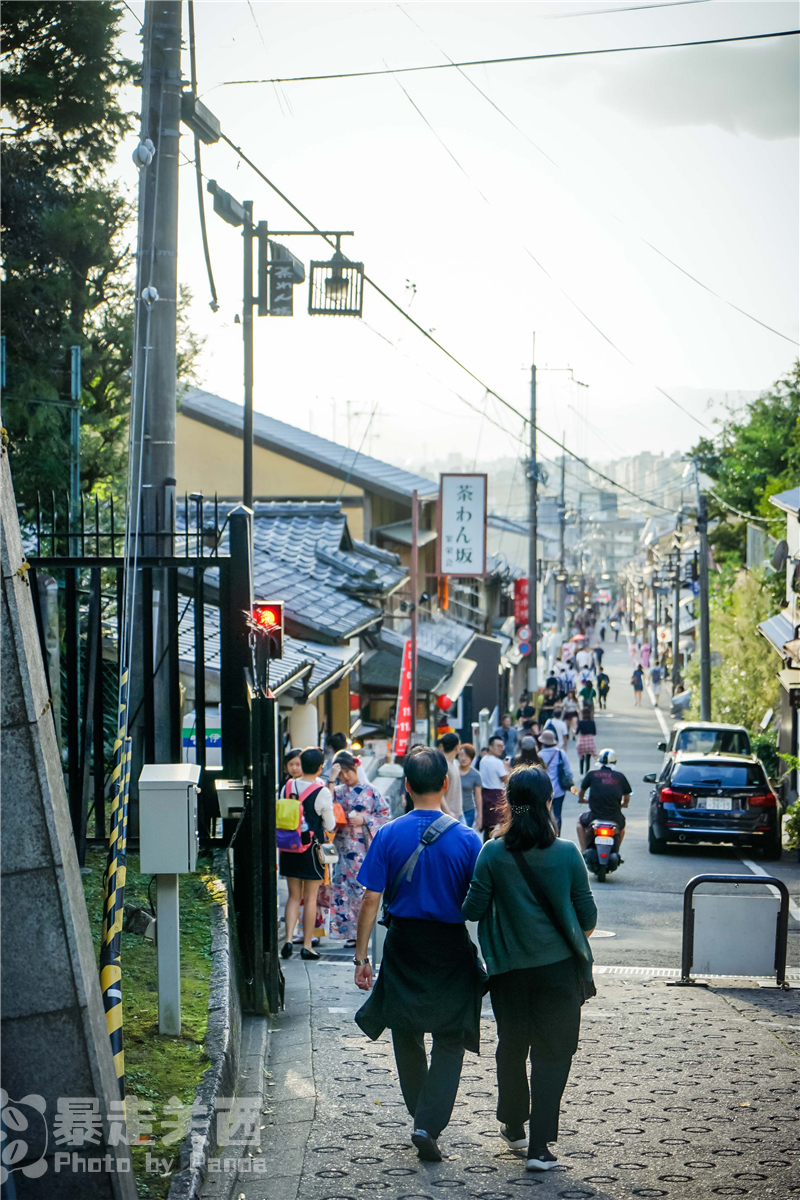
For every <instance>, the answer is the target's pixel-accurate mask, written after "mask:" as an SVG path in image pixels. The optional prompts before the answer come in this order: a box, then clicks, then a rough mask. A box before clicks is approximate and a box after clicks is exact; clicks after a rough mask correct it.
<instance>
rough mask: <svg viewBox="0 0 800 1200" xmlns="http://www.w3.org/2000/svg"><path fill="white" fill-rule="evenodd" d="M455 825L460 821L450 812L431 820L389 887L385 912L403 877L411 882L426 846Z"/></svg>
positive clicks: (384, 902)
mask: <svg viewBox="0 0 800 1200" xmlns="http://www.w3.org/2000/svg"><path fill="white" fill-rule="evenodd" d="M454 825H458V821H457V820H456V819H455V817H451V816H450V815H449V814H448V813H442V815H441V816H440V817H437V818H436V820H435V821H431V823H430V825H429V826H428V828H427V829H426V830H425V832H424V833H423V835H422V837H421V838H420V840H419V844H418V845H417V846H416V847H415V848H414V852H413V853H412V854H410V855H409V856H408V858H407V859H406V861H405V862H404V863H403V865H402V867H401V868H400V870H399V871H398V872H397V874H396V875H395V877H394V879H393V880H392V886H391V887H390V888H389V891H388V892H387V893H385V896H384V901H383V911H384V913H386V912H387V911H388V908H389V905H390V904H391V903H392V901H393V900H394V898H395V896H396V895H397V893H398V891H399V890H400V885H401V884H402V882H403V878H404V877H405V881H406V883H411V877H412V876H413V874H414V869H415V867H416V865H417V863H418V862H419V857H420V855H421V854H422V851H423V850H424V849H425V847H426V846H432V845H433V843H434V842H436V841H438V840H439V838H440V837H441V836H442V834H445V833H447V832H448V831H449V830H450V829H452V828H453V826H454Z"/></svg>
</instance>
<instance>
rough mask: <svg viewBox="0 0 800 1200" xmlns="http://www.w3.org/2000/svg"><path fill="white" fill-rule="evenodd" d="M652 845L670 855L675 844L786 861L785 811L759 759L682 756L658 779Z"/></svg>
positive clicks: (650, 780) (652, 804)
mask: <svg viewBox="0 0 800 1200" xmlns="http://www.w3.org/2000/svg"><path fill="white" fill-rule="evenodd" d="M644 781H645V783H654V784H655V790H654V791H653V793H652V795H651V797H650V815H649V823H648V829H647V844H648V848H649V850H650V853H651V854H664V853H665V852H666V849H667V846H668V844H669V843H670V842H680V843H683V844H687V843H697V842H719V843H721V842H727V843H729V844H731V843H732V844H733V845H734V846H745V845H747V846H756V847H758V848H759V849H760V850H761V852H762V855H763V857H764V858H766V859H770V860H775V859H779V858H780V857H781V805H780V801H779V800H778V798H777V796H776V795H775V793H774V792H773V791H772V789H771V787H770V786H769V782H768V780H767V776H766V772H765V771H764V768H763V766H762V765H761V762H760V761H759V759H757V758H756V757H755V756H754V755H751V754H697V753H678V754H676V755H675V757H674V758H673V759H670V760H669V761H668V762H667V763H666V764H665V765H664V768H663V770H662V772H661V774H660V775H659V776H658V778H656V776H655V775H654V774H653V775H645V777H644Z"/></svg>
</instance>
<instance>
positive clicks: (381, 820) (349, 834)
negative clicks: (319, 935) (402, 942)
mask: <svg viewBox="0 0 800 1200" xmlns="http://www.w3.org/2000/svg"><path fill="white" fill-rule="evenodd" d="M358 766H359V764H358V761H357V760H356V759H355V758H354V757H353V755H352V754H351V753H350V752H349V750H340V751H339V753H338V754H337V755H336V756H335V757H334V760H333V767H332V768H331V775H330V786H331V787H332V788H333V792H334V799H335V800H337V801H338V802H339V804H341V806H342V808H343V810H344V815H345V816H346V818H347V825H346V826H345V828H344V829H338V830H337V832H336V837H335V839H334V842H335V845H336V849H337V850H338V851H339V861H338V862H337V863H334V864H333V866H332V867H331V882H330V883H329V884H327V885H323V887H322V888H320V895H319V905H320V907H321V908H327V909H329V910H330V914H331V917H330V936H331V937H332V938H343V939H344V942H345V945H346V946H348V947H352V946H355V944H356V924H357V922H358V910H359V907H360V906H361V897H362V896H363V894H364V889H363V887H362V886H361V884H360V883H358V881H357V879H356V876H357V875H358V872H359V870H360V868H361V864H362V863H363V861H364V858H365V856H366V853H367V851H368V850H369V847H370V843H371V842H372V839H373V837H374V836H375V834H376V833H377V831H378V830H379V829H380V827H381V825H385V824H386V822H387V821H388V820H389V819H390V817H391V811H390V809H389V805H388V803H387V802H386V800H384V798H383V796H381V794H380V792H378V791H376V789H375V788H374V787H372V786H371V784H369V783H366V784H361V783H359V781H358Z"/></svg>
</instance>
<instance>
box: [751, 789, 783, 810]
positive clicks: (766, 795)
mask: <svg viewBox="0 0 800 1200" xmlns="http://www.w3.org/2000/svg"><path fill="white" fill-rule="evenodd" d="M777 806H778V801H777V800H776V799H775V797H774V795H773V794H772V792H762V793H761V795H760V796H751V797H750V807H751V808H777Z"/></svg>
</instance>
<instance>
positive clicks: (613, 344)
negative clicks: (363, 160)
mask: <svg viewBox="0 0 800 1200" xmlns="http://www.w3.org/2000/svg"><path fill="white" fill-rule="evenodd" d="M398 7H399V6H398ZM442 53H444V51H442ZM395 82H396V83H397V85H398V87H399V88H400V90H401V91H402V92H403V95H404V96H405V97H406V98H407V99H408V101H409V102H410V103H411V105H412V107H413V108H414V110H415V111H416V112H417V113H418V114H419V116H420V117H421V118H422V120H423V121H424V123H425V125H426V126H427V128H428V129H430V131H431V133H432V134H433V135H434V137H435V138H436V140H437V141H438V142H439V144H440V145H441V146H442V147H443V148H444V149H445V150H446V152H447V154H448V155H449V156H450V158H451V159H452V160H453V162H454V163H455V164H456V166H457V167H458V169H459V171H460V172H461V173H462V175H464V176H465V178H466V179H467V180H468V181H469V182H470V183H471V184H472V186H473V187H474V188H475V190H476V191H477V193H478V195H479V196H480V197H481V199H482V200H483V201H484V203H485V204H487V205H488V207H489V208H493V207H494V205H493V202H492V201H491V200H490V199H489V198H488V197H487V196H486V194H485V193H484V192H483V191H482V190H481V188H480V187H479V186H478V184H477V182H476V181H475V180H474V179H473V178H472V176H471V175H470V173H469V172H468V171H467V170H466V168H465V167H464V166H463V165H462V164H461V163H460V162H459V160H458V159H457V158H456V156H455V154H454V153H453V152H452V150H450V148H449V147H448V146H447V144H446V142H445V141H444V139H443V138H442V137H441V135H440V134H439V133H438V132H437V131H436V129H434V127H433V125H432V123H431V122H430V121H429V120H428V118H427V117H426V116H425V114H424V113H423V111H422V109H421V108H420V107H419V105H418V104H417V103H415V101H414V100H413V99H412V98H411V96H410V95H409V93H408V91H407V89H406V88H405V87H404V86H403V84H402V83H401V82H400V80H399V79H396V80H395ZM520 245H521V247H522V249H523V250H524V251H525V253H526V254H527V255H528V257H529V258H530V259H531V260H532V261H533V262H534V263H535V264H536V266H537V267H538V268H539V270H540V271H541V272H542V273H543V274H544V275H546V276H547V278H548V279H549V280H550V282H551V283H552V284H553V286H554V287H555V288H557V290H558V291H559V292H561V295H562V296H564V298H565V299H566V300H567V301H568V302H569V303H570V304H571V305H572V307H573V308H574V309H575V310H576V311H577V312H579V313H580V315H581V316H582V317H583V319H584V320H585V321H587V322H588V323H589V325H591V327H592V329H594V330H595V332H596V333H597V334H599V335H600V337H601V338H603V340H604V341H605V342H607V343H608V345H609V346H610V347H611V348H612V350H614V351H616V353H617V354H619V355H620V357H622V358H624V359H625V361H626V362H627V363H628V365H629V366H631V367H633V369H634V370H638V368H637V366H636V364H635V363H634V361H633V360H632V359H631V358H629V357H628V355H627V354H626V353H625V351H624V350H622V349H621V348H620V347H619V346H618V345H617V344H616V342H614V341H613V340H612V339H611V338H610V337H609V336H608V334H607V333H605V332H604V331H603V330H602V329H601V328H600V326H599V325H598V324H597V323H596V322H595V321H593V320H592V318H591V317H590V316H589V314H588V313H587V312H586V311H585V310H584V309H583V308H581V306H580V305H579V304H578V302H577V301H576V300H574V299H573V298H572V296H570V294H569V292H567V291H566V289H565V288H563V287H562V286H561V284H560V283H559V282H558V280H557V279H555V278H554V276H553V275H551V273H550V272H549V271H548V270H547V268H546V267H545V265H544V264H543V263H542V262H540V261H539V259H538V258H537V257H536V255H535V254H534V253H533V251H532V250H531V249H530V248H529V247H528V246H526V245H525V243H524V242H521V243H520ZM651 386H652V387H654V388H655V390H656V391H657V392H659V393H660V394H661V395H662V396H665V397H666V399H667V400H669V402H670V403H671V404H674V405H675V407H676V408H677V409H679V410H680V411H681V412H682V413H683V414H684V416H687V417H689V418H690V419H691V420H692V421H694V422H695V423H696V424H698V425H699V426H700V427H701V428H702V429H705V430H706V431H707V432H710V430H709V427H708V425H706V423H705V421H703V420H701V419H700V417H697V416H695V414H694V413H693V412H691V411H690V410H689V409H688V408H684V406H683V405H682V404H681V403H680V401H678V400H676V399H675V397H674V396H671V395H670V394H669V392H667V391H665V389H664V388H662V387H660V386H659V385H658V384H651Z"/></svg>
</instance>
